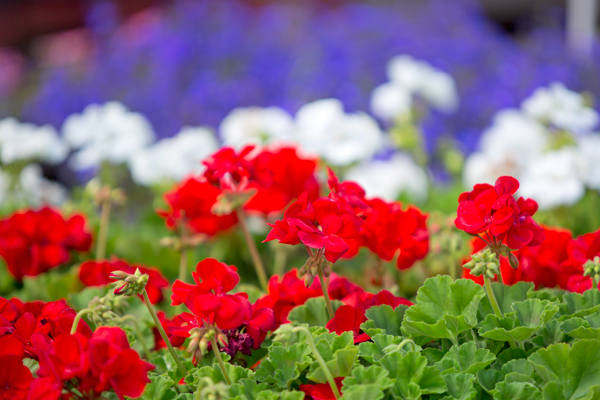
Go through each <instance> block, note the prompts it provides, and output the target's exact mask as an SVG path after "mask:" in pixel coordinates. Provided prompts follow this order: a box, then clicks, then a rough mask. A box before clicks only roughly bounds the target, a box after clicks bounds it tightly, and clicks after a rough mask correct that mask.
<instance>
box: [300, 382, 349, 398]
mask: <svg viewBox="0 0 600 400" xmlns="http://www.w3.org/2000/svg"><path fill="white" fill-rule="evenodd" d="M343 380H344V378H343V377H340V378H334V381H335V385H336V386H337V388H338V390H339V391H340V393H341V391H342V381H343ZM300 390H301V391H303V392H304V394H305V395H306V396H307V397H305V399H304V400H311V399H312V400H335V396H334V395H333V390H331V386H329V383H316V384H314V385H310V384H304V385H300Z"/></svg>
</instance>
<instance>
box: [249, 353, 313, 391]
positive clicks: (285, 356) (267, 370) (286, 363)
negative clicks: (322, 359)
mask: <svg viewBox="0 0 600 400" xmlns="http://www.w3.org/2000/svg"><path fill="white" fill-rule="evenodd" d="M311 353H312V352H311V350H310V347H309V346H308V345H307V344H306V343H295V344H293V345H291V346H289V347H285V346H272V347H271V348H270V349H269V354H268V355H267V358H265V359H264V360H263V361H262V362H261V363H260V366H259V367H258V369H257V370H256V374H255V376H256V379H257V380H258V381H260V382H266V383H271V384H273V385H275V386H276V387H277V388H279V389H285V388H287V387H288V384H289V383H291V382H292V381H294V380H295V379H297V378H298V377H299V376H300V373H301V372H302V371H304V370H305V369H306V368H308V366H309V365H310V364H311V363H312V362H313V360H312V358H311V357H310V356H309V355H310V354H311Z"/></svg>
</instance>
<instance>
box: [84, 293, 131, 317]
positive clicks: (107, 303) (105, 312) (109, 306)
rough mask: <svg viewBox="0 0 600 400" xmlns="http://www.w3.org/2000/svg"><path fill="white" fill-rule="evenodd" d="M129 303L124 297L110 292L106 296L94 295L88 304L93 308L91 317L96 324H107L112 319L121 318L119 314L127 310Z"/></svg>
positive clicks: (89, 307)
mask: <svg viewBox="0 0 600 400" xmlns="http://www.w3.org/2000/svg"><path fill="white" fill-rule="evenodd" d="M128 306H129V304H128V303H127V301H125V299H124V298H123V297H119V296H115V295H114V294H113V293H112V292H109V293H108V294H107V295H106V296H104V297H98V296H96V297H94V298H93V299H92V301H90V303H89V304H88V309H90V310H91V313H90V319H91V320H92V321H93V322H94V323H95V324H96V325H107V324H109V323H110V322H111V321H112V320H114V319H116V318H119V314H117V313H121V314H122V313H123V312H124V311H125V308H127V307H128Z"/></svg>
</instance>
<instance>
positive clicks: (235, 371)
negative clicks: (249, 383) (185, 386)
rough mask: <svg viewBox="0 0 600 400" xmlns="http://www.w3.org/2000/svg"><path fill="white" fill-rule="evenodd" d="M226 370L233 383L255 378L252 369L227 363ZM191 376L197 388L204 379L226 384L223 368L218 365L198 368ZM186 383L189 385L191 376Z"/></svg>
mask: <svg viewBox="0 0 600 400" xmlns="http://www.w3.org/2000/svg"><path fill="white" fill-rule="evenodd" d="M225 369H226V370H227V375H229V379H231V383H237V382H238V381H240V380H241V379H247V378H251V377H253V376H254V372H252V371H251V370H250V369H248V368H244V367H240V366H239V365H233V364H229V363H227V362H226V363H225ZM191 376H192V385H193V386H194V387H197V386H198V384H199V382H200V380H202V378H204V377H208V378H210V379H212V381H213V382H214V383H219V382H226V381H225V377H224V376H223V372H221V368H219V365H217V364H215V365H213V366H210V367H200V368H197V369H196V370H195V371H194V372H193V373H192V375H191ZM186 382H188V383H189V375H188V378H186Z"/></svg>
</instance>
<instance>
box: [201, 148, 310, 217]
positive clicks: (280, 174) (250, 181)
mask: <svg viewBox="0 0 600 400" xmlns="http://www.w3.org/2000/svg"><path fill="white" fill-rule="evenodd" d="M204 165H205V166H206V171H205V172H204V177H205V178H206V180H207V181H208V182H210V183H212V184H213V185H215V186H217V187H220V188H221V189H224V190H228V191H234V192H235V191H240V192H248V193H251V192H255V193H254V194H253V195H252V197H251V198H250V199H249V200H248V201H247V202H246V204H245V205H244V209H245V210H246V211H250V212H259V213H261V214H264V215H267V214H270V213H273V212H280V211H282V210H283V209H284V208H285V207H286V206H287V205H288V204H289V203H290V202H291V201H292V200H294V199H296V198H298V196H300V195H301V194H302V193H304V192H308V193H309V196H310V198H311V199H314V198H316V197H318V195H319V184H318V182H317V179H316V176H315V169H316V167H317V163H316V161H315V160H313V159H303V158H300V157H298V154H297V153H296V149H294V148H289V147H283V148H277V149H269V148H264V149H257V148H255V147H254V146H246V147H244V148H243V149H241V150H240V151H239V152H236V151H235V150H234V149H233V148H231V147H224V148H222V149H220V150H219V151H217V152H216V153H215V154H213V155H212V156H211V157H210V158H208V159H207V160H206V161H204Z"/></svg>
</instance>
